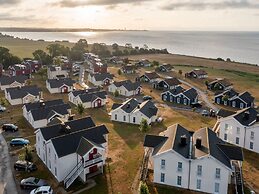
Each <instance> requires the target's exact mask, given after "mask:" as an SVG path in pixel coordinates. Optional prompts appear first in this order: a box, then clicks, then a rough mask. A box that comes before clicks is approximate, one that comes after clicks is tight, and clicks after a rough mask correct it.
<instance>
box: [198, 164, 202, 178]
mask: <svg viewBox="0 0 259 194" xmlns="http://www.w3.org/2000/svg"><path fill="white" fill-rule="evenodd" d="M197 175H198V176H201V175H202V166H201V165H198V166H197Z"/></svg>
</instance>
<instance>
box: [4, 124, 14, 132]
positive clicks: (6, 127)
mask: <svg viewBox="0 0 259 194" xmlns="http://www.w3.org/2000/svg"><path fill="white" fill-rule="evenodd" d="M2 129H3V131H12V132H15V131H18V126H16V125H14V124H9V123H7V124H3V126H2Z"/></svg>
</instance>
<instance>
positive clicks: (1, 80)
mask: <svg viewBox="0 0 259 194" xmlns="http://www.w3.org/2000/svg"><path fill="white" fill-rule="evenodd" d="M27 79H28V77H27V76H24V75H19V76H11V77H10V76H1V77H0V84H1V85H10V84H12V83H14V82H18V83H21V84H24V83H25V81H26V80H27Z"/></svg>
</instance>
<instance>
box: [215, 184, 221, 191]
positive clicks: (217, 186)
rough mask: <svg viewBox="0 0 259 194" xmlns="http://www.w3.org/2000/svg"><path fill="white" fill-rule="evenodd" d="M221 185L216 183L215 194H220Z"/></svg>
mask: <svg viewBox="0 0 259 194" xmlns="http://www.w3.org/2000/svg"><path fill="white" fill-rule="evenodd" d="M219 186H220V185H219V183H215V188H214V191H215V193H219Z"/></svg>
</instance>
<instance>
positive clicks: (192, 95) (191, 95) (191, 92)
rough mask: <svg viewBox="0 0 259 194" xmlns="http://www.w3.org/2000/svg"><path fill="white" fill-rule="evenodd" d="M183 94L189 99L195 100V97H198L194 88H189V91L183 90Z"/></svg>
mask: <svg viewBox="0 0 259 194" xmlns="http://www.w3.org/2000/svg"><path fill="white" fill-rule="evenodd" d="M183 94H184V95H185V96H186V97H187V98H189V99H194V98H196V97H197V96H198V93H197V91H196V90H195V89H194V88H190V89H188V90H185V91H184V92H183Z"/></svg>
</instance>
